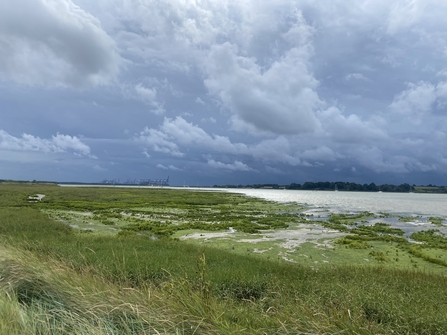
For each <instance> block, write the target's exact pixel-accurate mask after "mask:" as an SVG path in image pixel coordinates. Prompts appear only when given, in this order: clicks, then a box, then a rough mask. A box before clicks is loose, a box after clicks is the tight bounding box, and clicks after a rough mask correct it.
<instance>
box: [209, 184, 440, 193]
mask: <svg viewBox="0 0 447 335" xmlns="http://www.w3.org/2000/svg"><path fill="white" fill-rule="evenodd" d="M213 187H219V188H264V189H288V190H318V191H335V190H338V191H357V192H417V193H447V187H445V186H435V185H432V184H430V185H428V186H416V185H410V184H407V183H404V184H400V185H391V184H382V185H376V184H375V183H370V184H356V183H349V182H342V181H337V182H329V181H325V182H305V183H304V184H297V183H291V184H290V185H279V184H251V185H220V186H219V185H214V186H213Z"/></svg>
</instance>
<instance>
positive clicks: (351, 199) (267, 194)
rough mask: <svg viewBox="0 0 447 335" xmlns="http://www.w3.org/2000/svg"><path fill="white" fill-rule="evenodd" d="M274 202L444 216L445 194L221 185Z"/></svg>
mask: <svg viewBox="0 0 447 335" xmlns="http://www.w3.org/2000/svg"><path fill="white" fill-rule="evenodd" d="M221 190H224V191H227V192H233V193H242V194H245V195H247V196H251V197H256V198H262V199H266V200H271V201H277V202H297V203H300V204H305V205H307V206H309V207H322V208H328V209H330V210H331V211H334V212H338V211H341V212H345V211H369V212H374V213H377V212H388V213H394V214H405V215H411V214H413V215H424V216H426V215H431V216H441V217H447V194H420V193H379V192H340V191H339V192H335V191H300V190H264V189H221Z"/></svg>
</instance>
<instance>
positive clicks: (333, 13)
mask: <svg viewBox="0 0 447 335" xmlns="http://www.w3.org/2000/svg"><path fill="white" fill-rule="evenodd" d="M446 11H447V3H445V4H444V3H443V2H440V1H435V0H423V1H422V0H411V1H410V0H396V1H392V2H390V1H385V0H377V1H366V0H362V1H354V0H343V1H342V0H335V1H334V0H331V1H329V0H327V1H318V2H315V1H309V0H280V1H254V0H238V1H236V0H225V1H221V0H219V1H217V0H204V1H180V0H170V1H164V0H162V1H151V0H135V1H125V0H98V1H88V0H16V1H14V2H11V3H9V2H8V3H7V4H6V2H5V4H4V5H3V8H2V11H1V12H0V87H1V92H2V94H0V106H1V121H0V179H25V180H33V179H38V180H56V181H85V182H97V181H101V180H102V179H105V178H109V179H118V178H120V179H122V180H124V179H127V178H129V179H140V178H142V179H143V178H144V179H147V178H151V179H158V178H165V177H167V175H170V180H171V181H172V182H171V183H172V184H176V185H181V184H183V183H185V181H186V183H187V184H190V185H195V184H196V183H197V184H200V185H209V184H251V183H279V184H289V183H291V182H304V181H320V180H331V181H336V180H342V181H352V182H358V183H370V182H376V183H384V182H389V183H401V182H409V183H415V184H422V183H434V184H443V185H444V184H447V182H446V180H447V149H446V148H447V146H446V144H445V143H446V140H447V136H446V134H447V30H446V29H445V23H444V22H445V19H444V15H443V14H444V13H445V12H446Z"/></svg>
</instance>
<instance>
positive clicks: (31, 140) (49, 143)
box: [0, 130, 90, 156]
mask: <svg viewBox="0 0 447 335" xmlns="http://www.w3.org/2000/svg"><path fill="white" fill-rule="evenodd" d="M0 149H2V150H8V151H25V152H26V151H37V152H43V153H63V152H67V151H72V152H74V153H76V154H80V155H84V156H88V155H90V147H89V146H88V145H86V144H84V143H82V141H81V140H80V139H79V138H77V137H76V136H69V135H62V134H57V135H56V136H52V138H51V139H41V138H39V137H36V136H33V135H29V134H23V135H22V137H15V136H12V135H10V134H8V133H7V132H5V131H4V130H0Z"/></svg>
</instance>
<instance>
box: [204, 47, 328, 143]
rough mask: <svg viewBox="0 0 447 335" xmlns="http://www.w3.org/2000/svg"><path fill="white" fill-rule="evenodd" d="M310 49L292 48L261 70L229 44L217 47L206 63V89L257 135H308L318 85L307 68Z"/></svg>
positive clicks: (253, 60) (312, 118) (316, 102)
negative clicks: (264, 132) (261, 131)
mask: <svg viewBox="0 0 447 335" xmlns="http://www.w3.org/2000/svg"><path fill="white" fill-rule="evenodd" d="M308 49H309V47H308V46H307V45H306V46H303V47H296V48H292V49H290V50H289V51H288V52H286V54H284V56H283V57H281V59H278V60H277V61H275V62H273V63H272V64H271V65H270V66H269V67H268V68H266V69H265V68H263V67H262V66H260V65H259V64H258V63H257V62H256V59H254V58H253V57H245V56H241V55H239V54H238V53H239V52H238V48H237V47H236V46H234V45H231V44H230V43H225V44H223V45H220V46H215V47H213V48H212V50H211V53H210V55H209V58H208V59H207V62H206V64H205V68H206V73H207V75H208V78H207V79H205V85H206V87H207V88H208V90H209V92H210V93H211V94H213V95H215V96H217V97H219V98H220V99H221V100H222V102H223V104H224V106H225V107H226V108H228V109H229V110H230V111H231V112H232V113H234V114H235V115H237V116H238V117H239V118H241V119H242V120H243V121H245V122H247V123H249V124H251V125H253V126H255V127H256V128H258V129H260V130H264V131H270V132H272V133H277V134H299V133H304V132H311V131H313V130H314V129H315V128H316V126H317V122H316V119H315V117H314V111H315V110H316V109H317V107H318V106H319V105H320V104H321V101H320V99H319V98H318V94H317V93H316V88H317V86H318V81H317V80H316V79H315V78H314V77H313V76H312V75H311V74H310V72H309V70H308V69H307V65H306V61H307V58H308V57H309V50H308Z"/></svg>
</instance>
